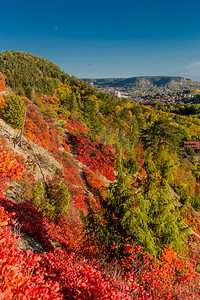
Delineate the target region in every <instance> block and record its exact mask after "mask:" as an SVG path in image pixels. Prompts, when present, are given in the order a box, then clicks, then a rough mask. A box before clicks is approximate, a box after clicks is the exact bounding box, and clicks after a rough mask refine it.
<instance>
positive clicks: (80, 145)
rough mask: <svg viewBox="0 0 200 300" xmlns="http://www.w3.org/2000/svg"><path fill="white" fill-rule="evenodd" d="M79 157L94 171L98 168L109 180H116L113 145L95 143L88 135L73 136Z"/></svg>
mask: <svg viewBox="0 0 200 300" xmlns="http://www.w3.org/2000/svg"><path fill="white" fill-rule="evenodd" d="M71 141H72V142H73V144H74V145H75V154H76V155H77V158H78V159H79V160H80V161H82V162H83V163H84V164H85V165H86V166H88V167H90V168H91V169H92V170H93V171H96V170H98V171H99V172H100V173H101V174H102V175H104V176H105V177H106V178H107V179H108V180H110V181H114V180H115V174H114V167H115V160H116V156H115V154H114V151H113V149H112V147H111V146H110V145H109V146H108V145H104V144H102V143H96V144H95V143H93V142H92V141H91V140H90V139H89V138H88V137H83V136H81V135H78V136H71Z"/></svg>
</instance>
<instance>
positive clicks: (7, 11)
mask: <svg viewBox="0 0 200 300" xmlns="http://www.w3.org/2000/svg"><path fill="white" fill-rule="evenodd" d="M3 50H17V51H24V52H29V53H32V54H35V55H38V56H40V57H43V58H45V59H49V60H51V61H53V62H54V63H55V64H57V65H59V67H60V68H61V69H62V70H64V71H65V72H67V73H69V74H70V75H75V76H77V77H79V78H80V77H91V78H101V77H131V76H140V75H172V76H173V75H177V76H183V77H187V78H191V79H193V80H197V81H200V1H199V0H190V1H189V0H187V1H186V0H181V1H180V0H113V1H111V0H93V1H92V0H70V1H69V0H55V1H52V0H48V1H46V0H45V1H44V0H35V1H28V0H26V1H25V0H16V1H15V0H9V1H4V2H3V3H2V5H1V17H0V52H2V51H3Z"/></svg>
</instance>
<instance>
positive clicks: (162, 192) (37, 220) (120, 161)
mask: <svg viewBox="0 0 200 300" xmlns="http://www.w3.org/2000/svg"><path fill="white" fill-rule="evenodd" d="M0 61H1V64H0V229H1V230H0V245H1V248H0V254H1V255H0V256H1V259H0V261H1V264H0V299H13V298H16V299H27V298H29V299H107V300H110V299H115V300H118V299H122V300H125V299H198V298H199V296H200V293H199V291H200V290H199V287H200V286H199V282H200V280H199V279H200V276H199V273H198V270H199V260H200V252H199V251H200V239H199V236H200V216H199V212H200V175H199V174H200V165H199V164H196V163H195V162H194V161H193V160H192V159H189V158H188V154H190V157H192V152H191V151H192V150H191V149H186V148H184V147H183V142H184V140H187V139H191V138H195V139H200V119H199V117H198V116H197V115H196V116H185V115H178V114H176V113H174V112H173V113H171V112H168V111H165V109H164V107H162V109H149V108H148V107H145V106H143V105H139V104H137V103H132V102H129V101H128V100H126V99H119V98H117V97H114V96H112V95H108V94H106V93H102V92H100V91H98V90H96V89H94V88H92V87H91V85H89V84H87V83H85V82H83V81H82V80H79V79H76V78H75V77H71V76H69V75H67V74H65V73H64V72H62V71H61V70H60V69H59V68H58V67H57V66H55V65H54V64H53V63H51V62H49V61H46V60H45V59H41V58H38V57H36V56H34V55H31V54H27V53H23V52H15V51H12V52H9V51H6V52H4V53H2V54H1V55H0ZM20 65H21V66H23V67H22V68H20V67H19V66H20ZM17 70H18V71H17ZM16 72H18V73H16ZM14 74H17V76H14ZM193 155H194V153H193ZM24 297H25V298H24Z"/></svg>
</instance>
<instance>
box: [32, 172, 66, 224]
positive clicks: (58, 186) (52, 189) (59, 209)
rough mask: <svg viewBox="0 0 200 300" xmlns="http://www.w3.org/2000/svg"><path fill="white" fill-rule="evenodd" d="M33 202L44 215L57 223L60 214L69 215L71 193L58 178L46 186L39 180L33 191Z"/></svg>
mask: <svg viewBox="0 0 200 300" xmlns="http://www.w3.org/2000/svg"><path fill="white" fill-rule="evenodd" d="M33 201H34V204H35V205H36V206H37V207H38V209H39V210H40V211H41V212H42V213H43V214H44V215H46V216H47V217H48V218H50V219H52V220H53V221H55V222H56V221H57V220H58V218H59V215H60V214H67V209H68V205H69V202H70V193H69V191H68V188H67V187H66V185H65V183H64V181H63V180H62V179H60V178H58V177H54V178H53V179H52V180H49V181H48V182H47V183H46V184H44V183H43V182H42V181H41V180H38V181H37V183H36V185H35V187H34V189H33Z"/></svg>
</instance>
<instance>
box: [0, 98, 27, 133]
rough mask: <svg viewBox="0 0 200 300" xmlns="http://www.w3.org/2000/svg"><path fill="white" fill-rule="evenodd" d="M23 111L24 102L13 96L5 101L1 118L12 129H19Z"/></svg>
mask: <svg viewBox="0 0 200 300" xmlns="http://www.w3.org/2000/svg"><path fill="white" fill-rule="evenodd" d="M24 111H25V105H24V101H23V100H22V99H21V98H20V97H19V96H15V95H14V94H13V95H11V96H9V97H8V98H7V100H6V106H5V107H4V109H3V117H4V119H5V121H6V122H7V123H8V124H10V125H11V126H13V127H14V128H20V127H21V126H22V124H23V117H24Z"/></svg>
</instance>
